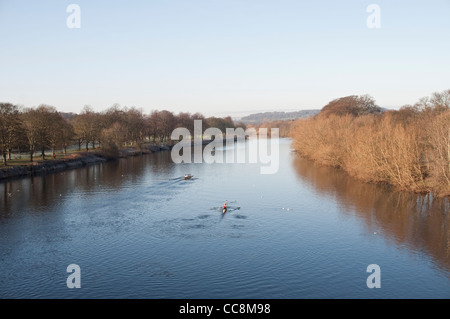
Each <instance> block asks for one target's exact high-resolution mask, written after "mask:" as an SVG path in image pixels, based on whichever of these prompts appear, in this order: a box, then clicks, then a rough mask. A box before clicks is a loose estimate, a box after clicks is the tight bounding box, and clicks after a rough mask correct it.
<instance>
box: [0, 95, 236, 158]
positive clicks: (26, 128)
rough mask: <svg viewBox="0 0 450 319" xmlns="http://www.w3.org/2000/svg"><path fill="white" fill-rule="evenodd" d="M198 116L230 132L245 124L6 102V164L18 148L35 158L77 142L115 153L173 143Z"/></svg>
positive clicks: (0, 139) (1, 146)
mask: <svg viewBox="0 0 450 319" xmlns="http://www.w3.org/2000/svg"><path fill="white" fill-rule="evenodd" d="M194 120H201V121H202V127H203V128H204V129H206V128H208V127H217V128H219V129H221V130H222V131H225V129H226V128H228V127H230V128H236V127H238V126H242V124H241V123H237V124H236V123H234V121H233V120H232V119H231V117H229V116H228V117H224V118H217V117H208V118H205V116H204V115H202V114H201V113H195V114H191V113H188V112H180V113H178V114H175V113H173V112H170V111H167V110H162V111H159V110H154V111H152V112H151V113H150V114H144V113H143V112H142V110H140V109H137V108H135V107H131V108H126V107H125V108H122V107H120V106H119V105H117V104H116V105H113V106H112V107H110V108H109V109H107V110H105V111H103V112H95V111H94V110H93V109H92V108H91V107H89V106H85V107H84V108H83V110H82V112H81V113H80V114H73V113H61V112H58V111H57V109H56V108H55V107H53V106H49V105H39V106H38V107H35V108H23V109H22V108H20V107H19V106H17V105H14V104H11V103H0V151H1V153H2V159H3V164H4V165H7V162H8V160H11V159H12V157H11V156H12V154H13V152H23V151H27V152H28V153H29V156H30V161H31V162H32V161H33V159H34V156H35V154H36V153H38V154H39V156H40V157H42V159H45V156H46V154H45V152H46V151H48V150H51V153H52V156H55V152H56V150H58V149H61V150H63V152H64V154H67V149H68V147H69V146H73V145H76V146H77V148H78V150H79V151H81V150H82V149H83V150H86V151H89V150H90V149H96V148H101V150H102V151H103V152H105V153H108V154H113V153H117V152H118V150H119V149H121V148H123V147H136V148H141V147H142V146H143V144H144V143H149V142H153V143H156V142H158V143H164V142H169V141H170V136H171V133H172V131H173V130H174V129H175V128H177V127H185V128H187V129H189V130H190V132H193V128H194ZM244 128H245V127H244Z"/></svg>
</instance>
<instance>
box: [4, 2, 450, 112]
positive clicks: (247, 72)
mask: <svg viewBox="0 0 450 319" xmlns="http://www.w3.org/2000/svg"><path fill="white" fill-rule="evenodd" d="M72 3H74V4H78V5H79V6H80V8H81V15H80V17H81V28H79V29H70V28H68V27H67V25H66V19H67V17H68V16H69V15H70V13H67V12H66V8H67V6H68V5H69V4H72ZM372 3H373V4H377V5H378V6H379V8H380V9H381V14H380V18H381V27H380V28H379V29H370V28H368V27H367V24H366V20H367V18H368V17H369V15H370V14H371V13H368V12H366V8H367V7H368V5H369V4H372ZM449 34H450V0H429V1H414V0H412V1H397V0H389V1H377V0H372V1H362V0H352V1H350V0H344V1H332V0H329V1H325V0H319V1H300V0H150V1H133V0H130V1H113V0H110V1H102V0H97V1H93V0H89V1H88V0H70V1H65V0H43V1H24V0H14V1H12V0H0V40H1V42H0V43H1V44H0V45H1V50H0V101H2V102H11V103H15V104H20V105H24V106H27V107H33V106H37V105H39V104H43V103H45V104H50V105H53V106H55V107H56V108H57V109H58V110H61V111H65V112H79V111H81V109H82V108H83V106H84V105H91V106H92V107H93V108H94V109H95V110H98V111H101V110H104V109H106V108H108V107H110V106H111V105H113V104H114V103H118V104H120V105H122V106H129V107H130V106H136V107H139V108H142V109H143V111H144V112H146V113H149V112H150V111H151V110H154V109H159V110H161V109H167V110H170V111H173V112H176V113H177V112H181V111H184V112H192V113H193V112H201V113H203V114H205V115H207V116H210V115H220V116H222V115H225V114H230V115H232V116H240V115H245V114H249V113H252V112H259V111H290V110H301V109H312V108H314V109H317V108H321V107H323V106H324V105H325V104H326V103H328V102H329V101H330V100H332V99H334V98H338V97H342V96H346V95H350V94H370V95H371V96H373V97H374V98H375V100H376V101H377V103H378V104H379V105H381V106H384V107H389V108H398V107H400V106H402V105H404V104H408V103H414V102H416V101H417V100H418V99H419V98H421V97H423V96H429V95H430V94H431V93H433V92H436V91H442V90H445V89H450V41H449V40H448V39H449Z"/></svg>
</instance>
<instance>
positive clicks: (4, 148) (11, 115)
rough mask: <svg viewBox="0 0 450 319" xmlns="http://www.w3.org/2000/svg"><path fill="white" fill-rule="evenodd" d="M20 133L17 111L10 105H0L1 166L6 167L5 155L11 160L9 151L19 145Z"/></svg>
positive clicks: (15, 107)
mask: <svg viewBox="0 0 450 319" xmlns="http://www.w3.org/2000/svg"><path fill="white" fill-rule="evenodd" d="M20 133H21V128H20V121H19V110H18V108H17V106H15V105H13V104H11V103H0V150H1V152H2V157H3V164H4V165H5V166H6V165H7V162H6V160H7V154H8V157H9V160H11V151H12V148H13V147H14V146H16V145H17V144H18V143H19V135H20Z"/></svg>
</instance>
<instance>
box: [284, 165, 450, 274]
mask: <svg viewBox="0 0 450 319" xmlns="http://www.w3.org/2000/svg"><path fill="white" fill-rule="evenodd" d="M293 166H294V167H295V170H296V172H297V174H298V175H299V176H300V177H301V179H302V181H304V182H306V183H308V184H309V185H311V186H313V188H314V190H315V191H316V192H318V193H320V195H326V196H332V197H333V198H336V200H337V201H338V203H339V204H340V205H341V207H342V212H343V213H344V214H349V213H350V212H354V214H355V215H356V216H358V217H359V218H360V219H361V220H362V221H363V222H364V223H365V225H366V227H367V228H368V229H369V230H370V231H371V232H372V233H377V232H378V233H380V232H382V235H383V236H384V237H385V238H386V239H388V240H391V241H393V242H394V243H395V244H396V245H399V246H405V247H407V248H409V249H410V250H412V251H421V252H424V253H426V254H428V255H430V256H431V257H432V258H433V260H435V262H436V265H437V266H438V267H440V268H443V269H444V270H446V271H450V228H449V225H450V220H449V219H450V216H449V206H450V205H449V199H448V198H439V199H438V198H433V197H432V196H431V195H418V194H413V193H408V192H399V191H396V190H394V189H392V188H391V187H388V186H381V185H374V184H368V183H364V182H360V181H358V180H355V179H354V178H352V177H350V176H349V175H347V174H346V173H345V172H343V171H342V170H339V169H335V168H331V167H318V166H317V165H315V164H314V163H313V162H312V161H309V160H307V159H304V158H301V157H299V156H295V157H294V161H293Z"/></svg>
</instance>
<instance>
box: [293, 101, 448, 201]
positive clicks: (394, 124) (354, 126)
mask: <svg viewBox="0 0 450 319" xmlns="http://www.w3.org/2000/svg"><path fill="white" fill-rule="evenodd" d="M435 96H440V95H439V94H436V95H433V97H435ZM436 100H437V101H438V102H439V104H436V108H433V107H431V108H427V109H422V110H421V111H420V110H419V109H418V108H416V107H409V106H408V107H403V108H401V109H400V110H399V111H389V112H384V113H383V114H367V115H362V116H357V117H355V116H354V115H353V114H347V115H336V114H329V115H328V116H327V117H324V116H317V117H315V118H310V119H302V120H298V121H296V123H295V126H294V128H293V129H292V132H291V136H292V137H293V139H294V142H293V147H294V148H295V149H296V151H297V152H298V153H299V154H301V155H303V156H305V157H308V158H310V159H312V160H315V161H316V162H318V163H320V164H323V165H329V166H335V167H341V168H343V169H344V170H345V171H347V172H348V173H349V174H350V175H353V176H355V177H358V178H360V179H363V180H365V181H369V182H377V183H388V184H391V185H395V186H397V187H398V188H399V189H403V190H409V191H414V192H433V193H434V194H436V195H437V196H445V195H450V109H448V108H447V109H445V103H443V102H442V99H436ZM432 105H433V104H432ZM442 105H444V107H443V106H442Z"/></svg>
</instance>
